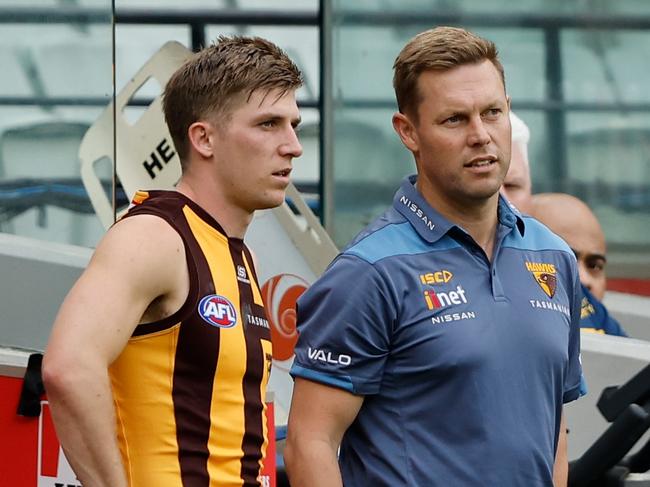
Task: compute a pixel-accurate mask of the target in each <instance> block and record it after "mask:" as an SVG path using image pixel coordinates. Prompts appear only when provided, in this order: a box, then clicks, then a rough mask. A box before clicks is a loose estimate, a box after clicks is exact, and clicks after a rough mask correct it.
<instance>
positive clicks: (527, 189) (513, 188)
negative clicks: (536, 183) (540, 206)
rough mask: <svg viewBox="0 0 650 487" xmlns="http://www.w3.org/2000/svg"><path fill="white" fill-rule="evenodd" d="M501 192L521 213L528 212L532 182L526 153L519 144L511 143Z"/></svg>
mask: <svg viewBox="0 0 650 487" xmlns="http://www.w3.org/2000/svg"><path fill="white" fill-rule="evenodd" d="M501 193H502V194H503V195H504V196H505V197H506V198H507V199H508V201H510V203H512V204H513V205H515V206H516V207H517V209H518V210H519V211H521V212H522V213H529V212H530V209H531V198H532V184H531V181H530V169H529V166H528V155H527V154H526V151H525V150H524V148H523V147H522V146H521V145H520V144H517V143H513V144H512V156H511V158H510V168H509V169H508V172H507V174H506V177H505V179H504V180H503V185H502V186H501Z"/></svg>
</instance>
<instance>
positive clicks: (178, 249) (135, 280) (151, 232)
mask: <svg viewBox="0 0 650 487" xmlns="http://www.w3.org/2000/svg"><path fill="white" fill-rule="evenodd" d="M92 267H98V268H100V269H102V271H103V272H107V273H110V274H114V275H117V276H119V278H120V279H122V280H123V282H124V284H125V285H129V284H128V283H131V285H133V286H144V289H142V290H143V291H146V292H147V294H151V295H153V297H156V296H160V295H163V294H166V293H169V292H171V291H173V290H174V286H175V285H176V283H177V282H178V278H179V275H181V274H182V273H183V272H186V263H185V251H184V244H183V240H182V238H181V236H180V235H179V234H178V232H176V230H174V229H173V228H172V227H171V226H170V225H169V224H168V223H167V222H165V221H164V220H163V219H162V218H159V217H157V216H153V215H137V216H132V217H130V218H126V219H124V220H121V221H119V222H118V223H117V224H115V225H114V226H113V227H111V229H110V230H109V231H108V232H107V233H106V235H105V237H104V238H103V239H102V241H101V242H100V244H99V245H98V247H97V249H96V251H95V254H94V255H93V258H92V259H91V263H90V266H89V268H92Z"/></svg>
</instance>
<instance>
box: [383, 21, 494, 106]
mask: <svg viewBox="0 0 650 487" xmlns="http://www.w3.org/2000/svg"><path fill="white" fill-rule="evenodd" d="M498 56H499V53H498V51H497V48H496V46H495V45H494V43H493V42H492V41H489V40H487V39H483V38H482V37H479V36H477V35H476V34H473V33H471V32H469V31H467V30H465V29H460V28H457V27H436V28H435V29H430V30H427V31H424V32H422V33H420V34H418V35H416V36H415V37H414V38H413V39H411V40H410V41H409V42H408V43H407V44H406V46H404V48H403V49H402V51H401V52H400V53H399V55H398V56H397V59H395V63H394V64H393V69H394V70H395V74H394V75H393V88H394V89H395V96H396V97H397V106H398V108H399V111H400V112H402V113H407V112H408V113H416V114H417V107H418V105H419V103H420V101H421V100H422V95H421V94H420V93H419V92H418V78H419V77H420V74H421V73H422V72H423V71H428V70H439V71H445V70H448V69H451V68H454V67H456V66H461V65H463V64H473V63H479V62H481V61H484V60H489V61H491V62H492V64H494V67H496V68H497V70H498V71H499V74H500V75H501V80H502V81H503V86H504V88H505V85H506V79H505V74H504V72H503V66H502V65H501V62H500V61H499V57H498Z"/></svg>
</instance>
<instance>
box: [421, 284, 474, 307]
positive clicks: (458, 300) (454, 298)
mask: <svg viewBox="0 0 650 487" xmlns="http://www.w3.org/2000/svg"><path fill="white" fill-rule="evenodd" d="M424 300H425V301H426V303H427V307H428V308H429V309H439V308H444V307H446V306H452V305H458V304H463V303H464V304H467V297H466V296H465V290H464V289H463V286H461V285H458V286H456V290H455V291H449V292H446V293H444V292H442V291H438V292H435V291H434V290H433V289H429V290H427V291H424Z"/></svg>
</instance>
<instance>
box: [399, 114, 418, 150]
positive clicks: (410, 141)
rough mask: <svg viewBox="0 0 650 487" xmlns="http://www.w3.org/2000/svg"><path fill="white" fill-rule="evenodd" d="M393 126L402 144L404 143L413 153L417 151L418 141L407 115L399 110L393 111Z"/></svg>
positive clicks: (413, 126)
mask: <svg viewBox="0 0 650 487" xmlns="http://www.w3.org/2000/svg"><path fill="white" fill-rule="evenodd" d="M393 128H394V129H395V132H397V135H399V138H400V139H401V140H402V144H404V145H405V146H406V148H407V149H408V150H410V151H411V152H413V153H415V152H418V150H419V148H420V142H419V140H418V136H417V132H416V130H415V125H414V124H413V122H412V121H411V119H410V118H409V117H408V116H407V115H404V114H403V113H401V112H395V114H393Z"/></svg>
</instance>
